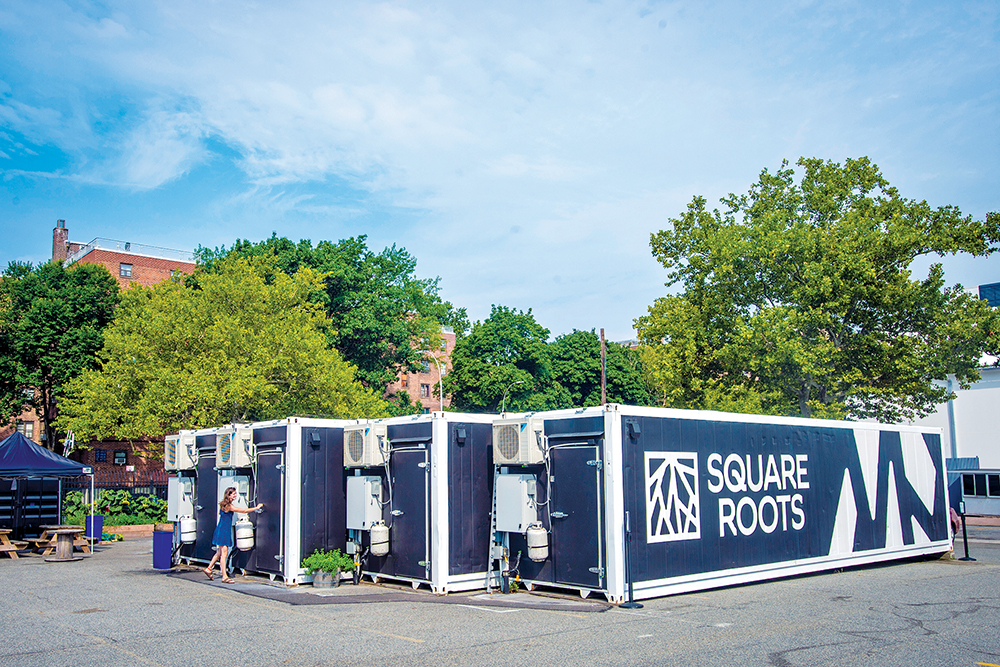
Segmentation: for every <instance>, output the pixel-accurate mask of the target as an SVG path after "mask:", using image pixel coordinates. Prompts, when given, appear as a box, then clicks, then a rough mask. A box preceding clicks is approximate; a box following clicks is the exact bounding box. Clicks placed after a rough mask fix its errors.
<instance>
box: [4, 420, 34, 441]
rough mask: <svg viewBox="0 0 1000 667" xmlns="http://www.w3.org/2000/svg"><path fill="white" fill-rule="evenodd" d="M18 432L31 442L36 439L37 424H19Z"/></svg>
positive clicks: (20, 422)
mask: <svg viewBox="0 0 1000 667" xmlns="http://www.w3.org/2000/svg"><path fill="white" fill-rule="evenodd" d="M8 423H9V422H8ZM17 432H18V433H20V434H21V435H23V436H24V437H25V438H27V439H28V440H31V439H32V438H34V437H35V422H22V421H19V422H17Z"/></svg>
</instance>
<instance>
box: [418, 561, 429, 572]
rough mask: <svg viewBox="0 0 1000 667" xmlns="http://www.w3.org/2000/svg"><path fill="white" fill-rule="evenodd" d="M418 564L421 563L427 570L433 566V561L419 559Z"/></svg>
mask: <svg viewBox="0 0 1000 667" xmlns="http://www.w3.org/2000/svg"><path fill="white" fill-rule="evenodd" d="M417 565H419V566H420V567H422V568H424V569H425V570H426V569H427V568H429V567H430V566H431V562H430V561H429V560H418V561H417Z"/></svg>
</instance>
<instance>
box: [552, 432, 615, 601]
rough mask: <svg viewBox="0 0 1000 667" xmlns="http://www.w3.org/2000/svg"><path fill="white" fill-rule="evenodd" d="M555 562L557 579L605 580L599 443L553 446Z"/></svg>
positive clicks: (598, 583)
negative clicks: (595, 444)
mask: <svg viewBox="0 0 1000 667" xmlns="http://www.w3.org/2000/svg"><path fill="white" fill-rule="evenodd" d="M550 456H551V461H552V468H551V475H552V478H553V479H552V506H551V509H550V511H551V515H550V516H551V524H552V565H553V568H554V579H555V582H556V583H559V584H572V585H577V586H586V587H588V588H602V587H603V583H604V559H603V531H602V530H601V524H602V512H601V510H602V507H603V504H602V497H601V496H602V494H601V491H602V486H603V485H602V483H601V467H600V465H599V463H598V462H599V461H600V460H601V455H600V449H599V448H598V447H596V446H594V445H572V446H562V447H557V448H553V449H551V450H550Z"/></svg>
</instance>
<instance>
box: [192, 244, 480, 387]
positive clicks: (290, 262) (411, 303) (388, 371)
mask: <svg viewBox="0 0 1000 667" xmlns="http://www.w3.org/2000/svg"><path fill="white" fill-rule="evenodd" d="M365 241H366V237H364V236H357V237H354V238H349V239H344V240H342V241H338V242H337V243H331V242H329V241H321V242H320V243H319V244H318V245H317V246H316V247H315V248H314V247H313V245H312V242H311V241H308V240H303V241H299V242H298V243H294V242H292V241H290V240H289V239H287V238H278V237H277V236H276V235H272V236H271V238H269V239H267V240H265V241H260V242H258V243H253V242H250V241H243V240H240V241H237V242H236V243H235V244H234V245H233V247H232V248H228V249H227V248H225V247H222V248H216V249H214V250H209V249H207V248H199V249H198V250H197V253H196V254H197V256H198V260H199V262H200V263H201V264H202V265H203V266H204V267H205V269H206V270H207V271H208V272H212V271H214V270H215V267H216V266H217V265H218V263H219V262H220V261H221V260H222V259H223V258H226V257H232V256H236V257H273V258H274V259H275V261H276V266H277V267H278V268H280V270H281V271H283V272H284V273H286V274H288V275H292V274H294V273H295V272H296V271H298V270H299V269H300V268H303V267H309V268H311V269H315V270H316V271H318V272H320V273H322V274H324V277H323V285H322V289H321V290H318V291H316V292H315V293H314V294H313V295H312V296H311V298H312V299H313V300H314V301H315V302H317V303H319V304H321V305H322V306H323V308H324V309H325V310H326V313H327V315H328V317H329V318H330V326H329V327H328V328H327V337H328V343H329V345H330V347H333V348H334V349H336V350H338V351H339V352H340V354H341V355H343V357H344V359H346V360H347V361H349V362H351V363H352V364H354V365H355V366H356V367H357V369H358V377H359V378H360V379H361V381H362V382H363V383H364V384H365V385H366V386H368V387H371V388H373V389H378V390H381V389H384V388H385V386H386V385H388V384H389V383H390V382H392V381H393V380H394V379H395V378H396V375H397V373H398V372H399V371H400V370H404V369H407V370H410V371H415V370H417V368H418V367H419V364H420V361H421V360H422V359H423V355H421V354H420V353H419V351H420V350H421V349H427V348H428V347H432V346H433V347H436V344H437V342H438V335H439V332H440V327H441V326H442V325H446V326H451V327H453V328H454V329H455V331H456V333H459V334H461V333H462V332H463V331H464V330H465V329H466V328H467V326H468V318H467V316H466V313H465V309H464V308H455V307H453V306H452V305H451V304H450V303H448V302H446V301H442V300H441V297H440V296H439V294H438V279H433V280H428V279H423V280H422V279H418V278H417V277H416V276H415V275H414V270H415V269H416V264H417V262H416V259H414V258H413V257H412V256H411V255H410V254H409V253H408V252H407V251H406V250H404V249H402V248H397V247H396V246H392V247H391V248H386V249H384V250H383V251H382V252H380V253H378V254H376V253H373V252H371V251H370V250H369V249H368V247H367V245H366V243H365ZM195 280H197V278H195Z"/></svg>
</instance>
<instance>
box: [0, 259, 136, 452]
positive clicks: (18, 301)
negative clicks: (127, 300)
mask: <svg viewBox="0 0 1000 667" xmlns="http://www.w3.org/2000/svg"><path fill="white" fill-rule="evenodd" d="M117 301H118V281H117V280H115V278H114V276H112V275H111V274H110V273H109V272H108V270H107V269H105V268H104V267H103V266H99V265H96V264H79V265H76V266H73V267H70V268H68V269H67V268H64V267H63V265H62V262H47V263H45V264H42V265H40V266H38V267H37V268H35V267H32V266H31V265H30V264H23V263H18V262H11V264H10V265H9V266H8V267H7V270H6V271H5V272H4V274H3V277H2V278H0V419H2V420H3V421H4V422H8V423H9V422H11V421H13V420H14V419H15V418H16V417H17V416H18V415H19V414H21V413H22V412H23V411H24V410H34V411H35V414H37V415H38V417H39V420H40V422H41V424H42V434H43V435H44V438H43V439H44V444H45V446H47V447H49V448H50V449H55V447H56V437H55V430H54V427H53V421H54V420H55V418H56V416H57V414H58V404H59V400H60V398H61V397H62V393H63V390H64V387H65V386H66V383H68V382H69V381H70V380H72V379H73V378H74V377H76V376H77V375H79V374H80V373H81V372H82V371H83V370H85V369H88V368H92V367H93V366H94V364H95V357H94V355H95V353H96V352H97V351H98V350H99V349H101V346H102V345H103V344H104V335H103V331H104V328H105V327H106V326H107V325H108V323H109V322H110V321H111V319H112V317H113V315H114V310H115V304H116V303H117Z"/></svg>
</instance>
